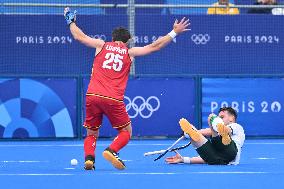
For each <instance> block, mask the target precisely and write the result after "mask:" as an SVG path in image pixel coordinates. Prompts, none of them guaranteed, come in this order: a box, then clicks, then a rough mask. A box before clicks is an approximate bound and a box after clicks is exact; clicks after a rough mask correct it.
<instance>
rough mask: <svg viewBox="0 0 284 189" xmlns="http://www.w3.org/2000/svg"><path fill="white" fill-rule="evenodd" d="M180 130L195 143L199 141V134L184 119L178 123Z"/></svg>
mask: <svg viewBox="0 0 284 189" xmlns="http://www.w3.org/2000/svg"><path fill="white" fill-rule="evenodd" d="M179 125H180V127H181V129H182V130H183V131H184V132H185V133H186V134H188V135H189V136H190V138H191V139H192V140H193V141H195V142H197V141H200V140H201V134H200V133H199V132H198V131H197V130H195V129H194V127H193V126H192V125H191V124H190V123H189V122H188V121H187V120H186V119H184V118H182V119H181V120H180V121H179Z"/></svg>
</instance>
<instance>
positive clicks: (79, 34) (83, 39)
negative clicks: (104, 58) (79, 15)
mask: <svg viewBox="0 0 284 189" xmlns="http://www.w3.org/2000/svg"><path fill="white" fill-rule="evenodd" d="M64 17H65V19H66V21H67V24H68V25H69V27H70V31H71V34H72V36H73V37H74V39H75V40H78V41H79V42H80V43H82V44H84V45H86V46H88V47H92V48H102V47H103V45H104V43H105V42H104V41H103V40H100V39H94V38H91V37H89V36H88V35H86V34H85V33H84V32H83V31H82V30H81V29H80V28H79V27H78V26H77V25H76V23H75V22H76V12H74V13H72V12H70V9H69V8H68V7H67V8H65V9H64Z"/></svg>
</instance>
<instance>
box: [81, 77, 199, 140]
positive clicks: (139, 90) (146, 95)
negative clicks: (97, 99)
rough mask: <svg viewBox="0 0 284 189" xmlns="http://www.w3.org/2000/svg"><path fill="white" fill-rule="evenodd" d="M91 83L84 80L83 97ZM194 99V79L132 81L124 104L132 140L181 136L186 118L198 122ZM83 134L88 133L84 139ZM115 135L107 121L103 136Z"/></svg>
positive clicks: (101, 131)
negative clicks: (135, 137) (131, 131)
mask: <svg viewBox="0 0 284 189" xmlns="http://www.w3.org/2000/svg"><path fill="white" fill-rule="evenodd" d="M88 83H89V79H88V78H85V79H84V82H83V85H84V93H85V92H86V89H87V85H88ZM195 98H196V97H195V81H194V79H191V78H186V79H179V78H169V79H165V78H155V79H153V78H139V79H130V80H129V82H128V86H127V89H126V93H125V98H124V102H125V105H126V109H127V112H128V114H129V116H130V118H131V122H132V127H133V136H177V135H179V134H180V133H181V130H180V127H179V124H178V121H179V119H180V118H182V117H184V118H187V119H188V120H190V121H191V122H192V123H195V122H196V119H195V118H196V116H195ZM84 104H85V100H84ZM84 111H85V107H84ZM84 111H83V112H84ZM84 130H85V129H84ZM84 133H85V131H84V132H83V135H85V134H84ZM116 135H117V131H116V130H115V129H113V128H112V127H111V125H110V123H109V121H108V119H106V118H105V117H104V122H103V126H102V127H101V129H100V136H101V137H113V136H116Z"/></svg>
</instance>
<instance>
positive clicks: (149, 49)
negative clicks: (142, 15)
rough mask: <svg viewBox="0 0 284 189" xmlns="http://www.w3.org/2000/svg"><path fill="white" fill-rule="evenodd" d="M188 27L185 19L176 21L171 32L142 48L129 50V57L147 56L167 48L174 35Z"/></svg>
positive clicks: (188, 23)
mask: <svg viewBox="0 0 284 189" xmlns="http://www.w3.org/2000/svg"><path fill="white" fill-rule="evenodd" d="M189 25H190V22H189V19H186V18H185V17H184V18H183V19H182V20H181V21H180V22H178V20H176V21H175V23H174V25H173V30H172V31H171V32H170V33H168V34H167V35H165V36H163V37H161V38H159V39H157V40H156V41H154V42H153V43H151V44H149V45H146V46H144V47H133V48H131V49H129V51H128V53H129V55H130V56H131V57H136V56H144V55H147V54H151V53H153V52H155V51H159V50H161V49H162V48H163V47H165V46H167V45H168V44H169V43H170V42H171V41H172V40H173V39H174V38H175V37H176V35H178V34H181V33H183V32H185V31H188V30H190V29H189V28H187V27H188V26H189Z"/></svg>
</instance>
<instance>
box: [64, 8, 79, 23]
mask: <svg viewBox="0 0 284 189" xmlns="http://www.w3.org/2000/svg"><path fill="white" fill-rule="evenodd" d="M76 13H77V11H76V10H75V11H74V12H70V9H69V7H66V8H65V9H64V17H65V20H66V22H67V24H68V25H70V24H71V23H72V22H75V21H76Z"/></svg>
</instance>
